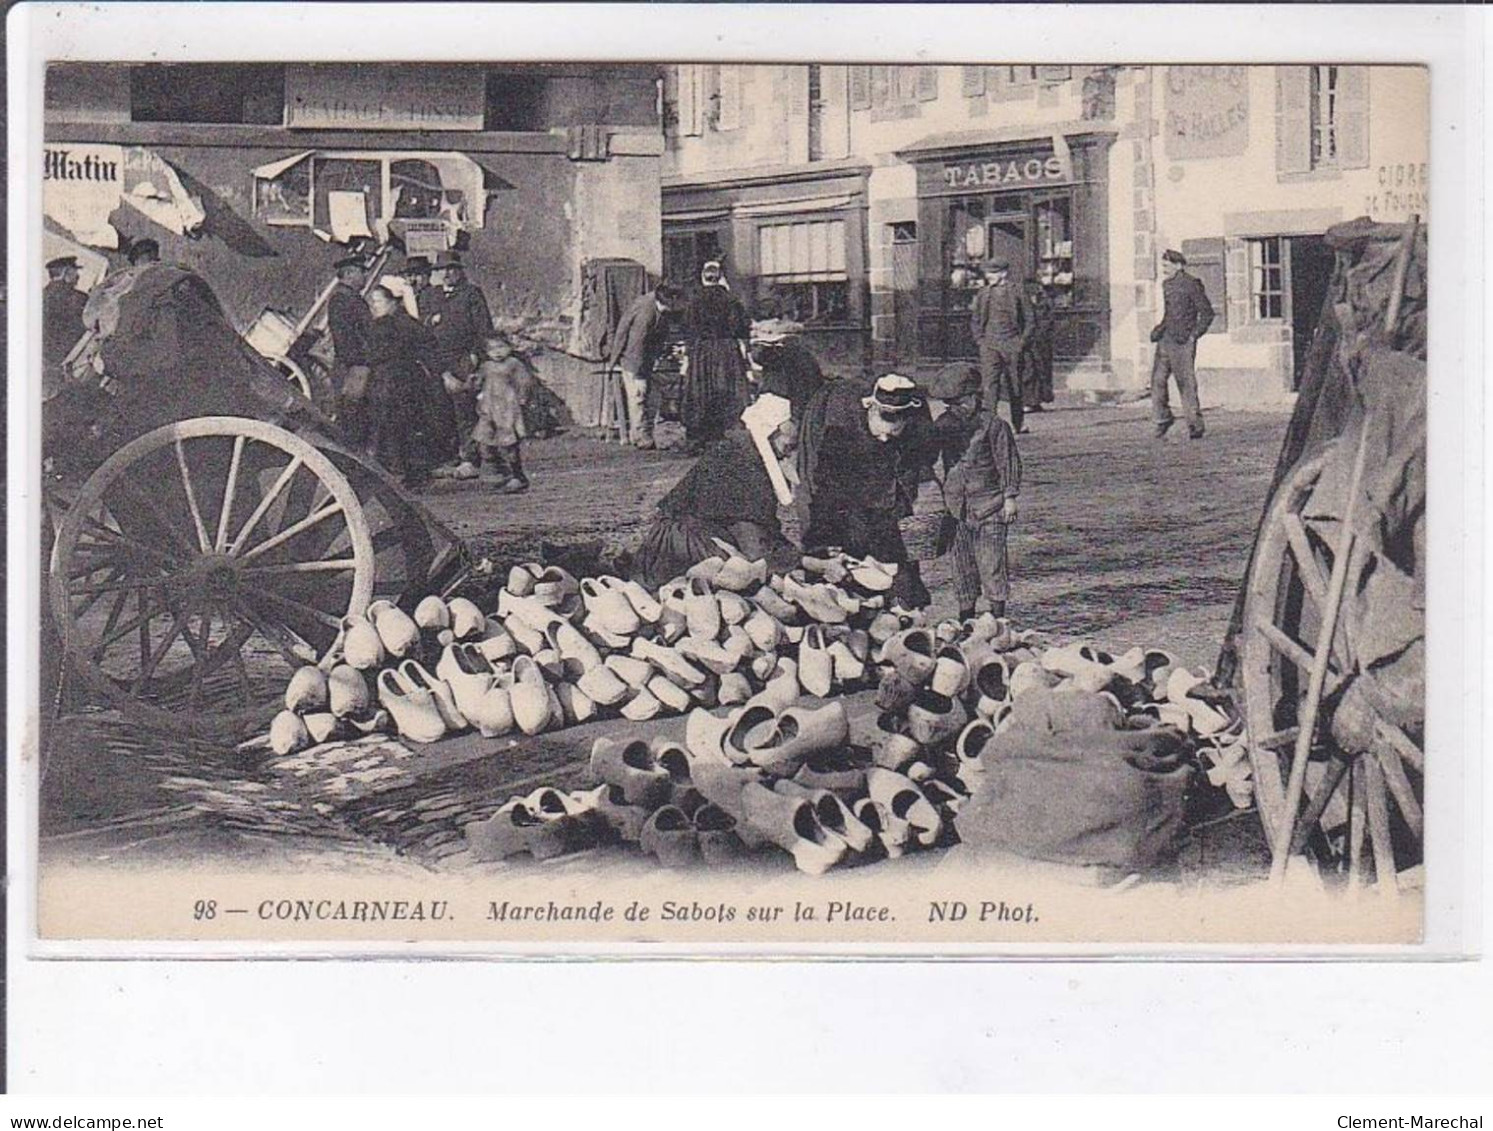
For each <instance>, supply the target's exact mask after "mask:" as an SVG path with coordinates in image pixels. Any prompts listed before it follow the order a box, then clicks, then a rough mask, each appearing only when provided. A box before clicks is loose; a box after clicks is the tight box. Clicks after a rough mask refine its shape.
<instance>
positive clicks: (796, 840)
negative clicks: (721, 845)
mask: <svg viewBox="0 0 1493 1131" xmlns="http://www.w3.org/2000/svg"><path fill="white" fill-rule="evenodd" d="M741 807H742V811H743V814H744V816H745V823H746V824H748V825H750V826H751V827H752V828H754V829H756V830H757V831H758V832H760V833H761V834H762V835H763V836H765V837H766V838H767V839H768V841H770V842H771V843H773V844H775V845H777V846H778V847H779V848H782V849H784V850H786V851H787V852H789V853H791V854H792V856H793V862H794V864H795V865H796V866H797V867H798V869H799V871H801V872H805V873H807V874H809V875H811V876H819V875H823V874H824V873H825V872H827V871H829V869H831V868H833V867H834V866H835V865H836V864H838V863H839V862H840V861H841V860H843V859H844V858H845V853H846V852H847V851H848V846H847V845H846V843H845V841H843V840H842V839H840V838H839V837H837V836H836V835H835V834H834V833H832V832H830V831H829V830H828V829H826V828H825V827H824V826H823V825H821V824H820V823H819V819H818V817H817V816H815V814H814V807H813V806H812V805H811V804H810V803H809V802H808V801H806V800H805V799H804V798H802V797H788V796H786V795H784V794H781V793H778V792H776V791H775V790H771V789H767V788H765V787H764V786H762V785H759V784H757V783H755V782H753V783H750V784H748V785H747V786H746V787H745V788H744V789H742V791H741Z"/></svg>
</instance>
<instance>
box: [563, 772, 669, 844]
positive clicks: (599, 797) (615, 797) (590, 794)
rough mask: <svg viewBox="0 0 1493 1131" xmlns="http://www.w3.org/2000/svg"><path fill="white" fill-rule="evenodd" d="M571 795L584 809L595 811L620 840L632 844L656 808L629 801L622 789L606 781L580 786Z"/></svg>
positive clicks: (636, 840)
mask: <svg viewBox="0 0 1493 1131" xmlns="http://www.w3.org/2000/svg"><path fill="white" fill-rule="evenodd" d="M570 796H571V799H572V800H573V801H574V802H575V803H576V804H577V805H579V806H580V807H581V808H582V809H588V810H590V811H592V812H594V813H595V814H596V815H597V816H598V817H599V818H600V819H601V821H602V823H603V824H605V825H606V826H607V827H608V828H610V829H611V830H612V832H613V834H614V835H615V836H616V837H617V839H618V840H621V841H625V842H627V843H629V844H636V843H637V842H638V840H639V838H640V837H641V836H642V835H643V826H644V825H645V824H647V822H648V818H649V816H651V815H652V812H653V811H652V810H651V809H649V808H647V807H646V806H643V805H631V804H629V803H628V801H627V798H626V796H625V795H624V794H623V792H622V790H621V789H620V788H619V787H618V786H615V785H611V784H610V783H607V782H603V783H602V784H601V785H599V786H597V787H596V788H595V789H586V790H577V791H575V792H574V793H572V794H571V795H570Z"/></svg>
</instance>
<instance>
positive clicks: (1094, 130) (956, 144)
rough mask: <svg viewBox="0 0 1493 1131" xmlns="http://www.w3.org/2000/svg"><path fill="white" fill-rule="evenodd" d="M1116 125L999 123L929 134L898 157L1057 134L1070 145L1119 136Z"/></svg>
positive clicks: (1045, 139)
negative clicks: (986, 127) (1010, 124)
mask: <svg viewBox="0 0 1493 1131" xmlns="http://www.w3.org/2000/svg"><path fill="white" fill-rule="evenodd" d="M1118 134H1119V130H1118V129H1116V127H1114V126H1112V125H1109V124H1107V123H1104V122H1090V121H1068V122H1050V123H1047V124H1031V125H1020V126H998V127H992V128H989V129H979V130H955V131H952V132H948V133H938V134H929V135H928V136H926V137H922V138H919V139H918V140H917V141H915V142H913V143H912V144H911V145H904V146H903V147H902V148H901V149H899V150H897V151H896V153H897V156H898V157H902V158H905V159H906V160H908V161H919V160H925V159H931V158H935V157H938V156H941V155H943V154H945V153H950V152H955V151H959V150H967V149H991V148H994V147H995V146H998V145H1015V144H1018V143H1021V142H1051V141H1052V140H1053V138H1054V137H1058V138H1062V139H1064V141H1065V143H1066V144H1069V145H1071V144H1072V143H1073V141H1074V140H1075V139H1077V138H1081V137H1109V138H1113V137H1116V136H1118Z"/></svg>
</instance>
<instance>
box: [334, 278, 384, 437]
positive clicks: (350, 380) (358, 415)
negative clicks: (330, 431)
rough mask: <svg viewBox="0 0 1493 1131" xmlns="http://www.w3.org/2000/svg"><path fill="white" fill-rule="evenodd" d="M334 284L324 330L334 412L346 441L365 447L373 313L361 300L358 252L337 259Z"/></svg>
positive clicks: (369, 425)
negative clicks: (334, 392)
mask: <svg viewBox="0 0 1493 1131" xmlns="http://www.w3.org/2000/svg"><path fill="white" fill-rule="evenodd" d="M335 269H336V271H337V285H336V286H335V287H333V288H332V293H331V295H330V296H329V297H328V298H327V331H328V332H329V333H330V334H331V335H332V371H333V373H334V374H335V376H336V386H337V400H338V409H339V411H338V416H339V417H340V418H341V420H342V426H343V429H344V431H345V432H346V434H347V438H348V441H349V442H350V443H351V444H353V445H355V446H357V447H362V448H365V449H370V450H371V446H372V444H373V420H372V418H371V416H370V413H369V408H368V378H369V372H370V371H369V368H368V342H369V339H370V337H371V336H372V334H373V315H372V314H370V313H369V312H368V304H367V303H366V302H365V301H363V284H364V283H365V282H367V278H368V273H367V269H366V266H365V264H364V262H363V257H362V256H359V255H349V256H347V257H345V258H343V259H339V260H337V263H336V264H335Z"/></svg>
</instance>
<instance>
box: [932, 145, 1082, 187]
mask: <svg viewBox="0 0 1493 1131" xmlns="http://www.w3.org/2000/svg"><path fill="white" fill-rule="evenodd" d="M1072 179H1073V174H1072V167H1071V164H1069V163H1065V162H1064V161H1063V160H1062V158H1060V157H1059V156H1058V155H1057V154H1055V153H1054V154H1052V155H1051V156H1048V157H1042V156H1040V155H1039V156H1035V157H1016V158H1010V159H1005V158H1003V159H1001V160H998V161H970V162H964V161H961V162H959V163H958V164H957V165H955V164H948V165H945V166H944V167H943V187H944V188H950V189H974V188H1020V187H1022V186H1024V185H1040V184H1060V183H1062V182H1064V181H1070V180H1072Z"/></svg>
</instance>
